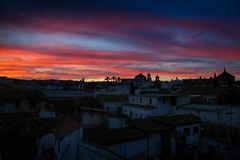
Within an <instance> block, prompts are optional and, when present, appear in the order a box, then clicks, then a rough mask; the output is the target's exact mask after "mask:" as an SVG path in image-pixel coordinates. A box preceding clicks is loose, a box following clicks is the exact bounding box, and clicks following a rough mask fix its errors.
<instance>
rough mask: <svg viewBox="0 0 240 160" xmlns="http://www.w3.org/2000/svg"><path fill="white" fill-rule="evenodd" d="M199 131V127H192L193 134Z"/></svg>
mask: <svg viewBox="0 0 240 160" xmlns="http://www.w3.org/2000/svg"><path fill="white" fill-rule="evenodd" d="M198 133H199V127H198V126H195V127H193V134H198Z"/></svg>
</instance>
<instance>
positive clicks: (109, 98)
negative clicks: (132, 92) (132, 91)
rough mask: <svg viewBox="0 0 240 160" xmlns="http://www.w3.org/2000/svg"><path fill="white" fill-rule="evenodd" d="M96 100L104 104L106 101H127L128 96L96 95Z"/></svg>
mask: <svg viewBox="0 0 240 160" xmlns="http://www.w3.org/2000/svg"><path fill="white" fill-rule="evenodd" d="M97 99H99V100H101V101H103V102H106V101H114V102H115V101H117V102H118V101H120V102H121V101H123V102H124V101H127V100H128V95H127V94H119V95H97Z"/></svg>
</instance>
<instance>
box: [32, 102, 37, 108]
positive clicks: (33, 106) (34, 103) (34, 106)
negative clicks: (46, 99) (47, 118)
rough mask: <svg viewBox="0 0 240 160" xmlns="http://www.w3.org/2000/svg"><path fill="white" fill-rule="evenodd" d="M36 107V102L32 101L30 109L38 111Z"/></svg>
mask: <svg viewBox="0 0 240 160" xmlns="http://www.w3.org/2000/svg"><path fill="white" fill-rule="evenodd" d="M36 105H37V103H36V101H30V108H31V109H36Z"/></svg>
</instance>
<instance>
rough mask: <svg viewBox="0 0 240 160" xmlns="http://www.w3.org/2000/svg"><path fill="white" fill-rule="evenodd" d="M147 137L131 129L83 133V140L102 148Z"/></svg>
mask: <svg viewBox="0 0 240 160" xmlns="http://www.w3.org/2000/svg"><path fill="white" fill-rule="evenodd" d="M145 137H147V135H146V134H144V133H143V132H140V131H137V130H135V129H131V128H120V129H108V130H101V131H94V132H85V136H84V139H85V140H87V141H89V142H92V143H96V144H99V145H103V146H108V145H113V144H118V143H124V142H128V141H134V140H138V139H143V138H145Z"/></svg>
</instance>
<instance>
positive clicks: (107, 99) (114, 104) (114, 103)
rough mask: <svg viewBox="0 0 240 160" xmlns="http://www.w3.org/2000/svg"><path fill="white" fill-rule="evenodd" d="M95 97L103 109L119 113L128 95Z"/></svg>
mask: <svg viewBox="0 0 240 160" xmlns="http://www.w3.org/2000/svg"><path fill="white" fill-rule="evenodd" d="M97 99H98V100H99V101H100V102H101V103H102V104H103V107H104V110H105V111H107V112H111V113H113V114H117V113H121V111H122V105H123V104H124V103H126V102H127V100H128V95H126V94H119V95H97Z"/></svg>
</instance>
